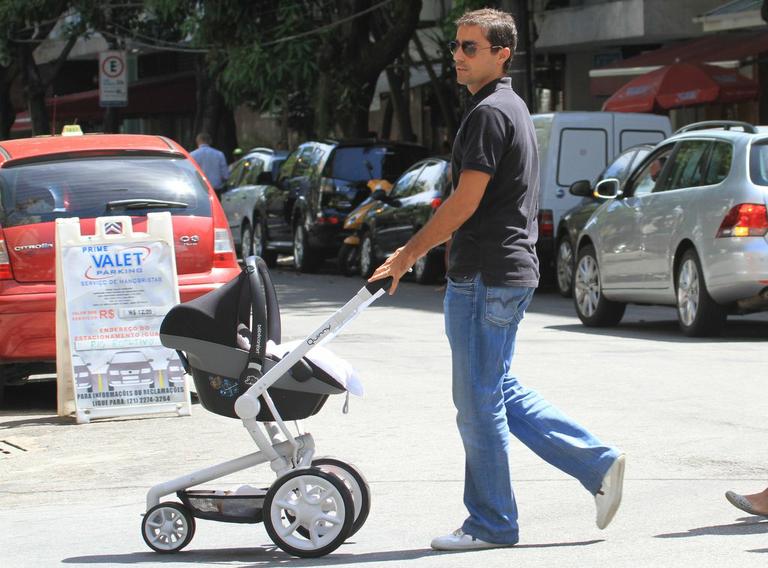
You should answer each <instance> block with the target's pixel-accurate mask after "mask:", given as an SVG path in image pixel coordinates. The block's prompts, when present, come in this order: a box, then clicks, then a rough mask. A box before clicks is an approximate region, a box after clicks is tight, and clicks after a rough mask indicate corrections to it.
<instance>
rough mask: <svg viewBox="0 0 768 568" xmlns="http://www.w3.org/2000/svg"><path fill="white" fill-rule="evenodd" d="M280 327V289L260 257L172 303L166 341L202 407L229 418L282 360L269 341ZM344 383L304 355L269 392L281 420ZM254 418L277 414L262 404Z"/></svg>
mask: <svg viewBox="0 0 768 568" xmlns="http://www.w3.org/2000/svg"><path fill="white" fill-rule="evenodd" d="M238 335H240V341H238ZM280 335H281V327H280V308H279V306H278V303H277V294H276V293H275V288H274V285H273V283H272V279H271V278H270V276H269V271H268V270H267V267H266V264H265V263H264V261H262V260H261V259H257V261H256V266H246V267H245V268H244V269H243V271H242V272H241V273H240V275H239V276H238V277H237V278H235V279H233V280H231V281H230V282H228V283H227V284H224V285H223V286H221V287H219V288H218V289H216V290H214V291H212V292H209V293H208V294H205V295H203V296H200V297H199V298H196V299H194V300H191V301H189V302H185V303H183V304H179V305H177V306H175V307H174V308H172V309H171V310H170V311H169V312H168V314H167V315H166V316H165V319H164V320H163V323H162V325H161V327H160V341H161V342H162V344H163V345H164V346H165V347H169V348H171V349H175V350H177V351H178V352H179V357H180V358H181V360H182V363H183V364H184V366H185V369H186V371H187V372H188V373H190V374H191V375H192V378H193V380H194V383H195V388H196V390H197V394H198V397H199V399H200V402H201V404H202V405H203V407H205V408H206V409H207V410H209V411H211V412H214V413H216V414H219V415H221V416H227V417H229V418H238V416H237V414H236V413H235V401H236V400H237V398H238V397H239V396H240V395H242V394H244V393H245V391H247V390H248V388H249V387H250V386H251V385H253V384H254V383H255V382H256V381H257V380H258V379H259V377H261V376H263V375H264V374H265V373H266V372H267V371H268V370H269V369H271V368H272V367H273V366H274V365H275V364H276V363H277V362H278V361H279V360H280V357H279V356H278V355H276V354H275V353H268V346H267V342H268V341H272V342H274V343H275V344H279V343H280ZM243 339H245V342H244V341H243ZM244 347H245V348H244ZM346 390H347V389H346V386H345V385H344V384H343V383H342V382H341V381H339V380H337V379H336V378H334V376H332V375H331V374H330V373H328V372H326V370H324V369H322V368H321V367H319V366H318V365H317V364H315V363H313V362H312V361H311V360H309V359H308V358H307V357H304V358H302V360H301V361H300V362H299V363H297V364H296V365H294V366H293V367H292V368H291V370H290V371H289V372H288V373H286V374H284V375H283V376H281V377H280V378H279V379H278V380H277V382H275V383H274V384H273V385H272V386H271V387H270V388H269V389H267V393H268V394H269V396H270V397H271V398H272V401H273V402H274V404H275V408H276V410H277V412H278V413H279V414H280V417H281V418H282V419H283V420H303V419H305V418H308V417H310V416H312V415H314V414H316V413H317V412H319V411H320V409H321V408H322V407H323V405H324V404H325V401H326V400H327V399H328V396H329V395H331V394H340V393H344V392H346ZM256 419H257V420H258V421H261V422H272V421H274V419H275V418H274V416H272V413H271V411H270V410H269V408H268V406H267V405H262V406H261V410H260V411H259V414H258V415H257V417H256Z"/></svg>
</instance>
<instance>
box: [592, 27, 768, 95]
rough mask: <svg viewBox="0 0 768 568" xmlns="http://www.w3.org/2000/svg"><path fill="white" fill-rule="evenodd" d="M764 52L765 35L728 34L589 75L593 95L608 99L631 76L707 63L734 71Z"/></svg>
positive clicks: (766, 47)
mask: <svg viewBox="0 0 768 568" xmlns="http://www.w3.org/2000/svg"><path fill="white" fill-rule="evenodd" d="M764 52H768V32H753V33H730V34H718V35H716V36H705V37H702V38H699V39H694V40H690V41H686V42H683V43H677V44H674V45H668V46H666V47H662V48H659V49H656V50H654V51H649V52H647V53H643V54H641V55H637V56H635V57H630V58H629V59H625V60H623V61H617V62H616V63H612V64H610V65H607V66H605V67H600V68H599V69H592V70H591V71H590V72H589V77H590V90H591V92H592V94H593V95H594V96H609V95H612V94H613V93H614V92H616V91H617V90H618V89H619V88H620V87H621V86H623V85H625V84H626V83H627V82H629V81H630V80H631V79H633V78H634V77H637V76H638V75H643V74H645V73H648V72H650V71H655V70H656V69H658V68H659V67H662V66H664V65H671V64H673V63H682V62H685V63H708V64H710V65H718V66H720V67H729V68H738V67H739V66H740V64H741V63H742V62H744V61H747V60H749V59H751V58H753V57H756V56H757V55H759V54H761V53H764Z"/></svg>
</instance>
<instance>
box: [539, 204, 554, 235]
mask: <svg viewBox="0 0 768 568" xmlns="http://www.w3.org/2000/svg"><path fill="white" fill-rule="evenodd" d="M554 234H555V218H554V217H553V215H552V210H551V209H542V210H541V211H539V236H540V237H551V236H553V235H554Z"/></svg>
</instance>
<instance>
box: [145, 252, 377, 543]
mask: <svg viewBox="0 0 768 568" xmlns="http://www.w3.org/2000/svg"><path fill="white" fill-rule="evenodd" d="M390 284H391V279H385V280H380V281H377V282H373V283H370V284H367V285H366V286H364V287H363V288H361V289H360V290H359V291H358V292H357V294H356V295H355V296H354V297H353V298H352V299H351V300H349V301H348V302H347V303H346V304H345V305H344V306H343V307H342V308H340V309H339V310H338V311H337V312H336V313H334V314H333V315H332V316H331V317H330V318H329V319H327V320H326V321H325V322H323V324H321V325H320V326H319V327H318V328H317V329H316V330H315V331H313V332H312V333H311V334H309V336H307V337H306V338H305V339H304V340H302V341H299V342H296V344H295V345H294V346H292V347H291V346H288V347H286V346H282V347H283V349H282V350H281V349H280V348H279V347H280V346H279V345H278V344H279V343H280V333H281V329H280V311H279V307H278V303H277V295H276V293H275V288H274V286H273V284H272V280H271V279H270V276H269V272H268V270H267V266H266V263H265V262H264V261H263V260H262V259H260V258H258V257H250V258H249V259H248V260H247V262H246V266H245V267H244V269H243V271H242V272H241V274H240V275H239V276H238V277H237V278H235V279H233V280H232V281H230V282H229V283H227V284H225V285H223V286H221V287H220V288H218V289H216V290H214V291H213V292H209V293H208V294H205V295H204V296H201V297H199V298H197V299H195V300H192V301H190V302H186V303H183V304H179V305H177V306H175V307H174V308H173V309H171V310H170V311H169V312H168V314H167V315H166V317H165V319H164V320H163V323H162V325H161V328H160V340H161V342H162V344H163V345H164V346H166V347H169V348H171V349H175V350H176V351H177V352H178V354H179V358H180V359H181V361H182V364H183V365H184V368H185V370H186V371H187V373H189V374H191V375H192V378H193V380H194V382H195V387H196V389H197V394H198V398H199V399H200V403H201V404H202V405H203V407H205V408H206V409H207V410H209V411H211V412H215V413H216V414H219V415H221V416H227V417H230V418H239V419H241V420H242V421H243V425H244V426H245V427H246V429H247V430H248V433H249V434H250V435H251V437H252V438H253V440H254V442H255V443H256V445H257V446H258V448H259V451H258V452H255V453H251V454H248V455H246V456H242V457H239V458H236V459H233V460H230V461H227V462H224V463H221V464H217V465H213V466H211V467H207V468H205V469H202V470H199V471H195V472H193V473H190V474H188V475H184V476H181V477H178V478H176V479H173V480H171V481H166V482H164V483H160V484H158V485H156V486H154V487H152V488H151V489H150V490H149V492H148V493H147V512H146V513H145V515H144V518H143V520H142V526H141V532H142V536H143V538H144V541H145V542H146V543H147V545H148V546H149V547H150V548H152V549H153V550H155V551H157V552H177V551H179V550H181V549H182V548H184V547H185V546H186V545H187V544H189V542H190V541H191V540H192V537H193V535H194V532H195V518H199V519H209V520H215V521H223V522H230V523H258V522H263V523H264V526H265V528H266V530H267V533H268V534H269V537H270V538H271V540H272V541H273V542H274V543H275V545H277V546H278V547H279V548H281V549H282V550H284V551H285V552H287V553H289V554H292V555H294V556H300V557H305V558H314V557H319V556H324V555H326V554H328V553H330V552H332V551H333V550H335V549H336V548H338V547H339V546H340V545H341V544H342V543H343V542H344V541H345V540H346V539H347V538H348V537H350V536H351V535H353V534H354V533H356V532H357V531H358V530H360V528H361V527H362V526H363V523H365V520H366V518H367V516H368V511H369V510H370V493H369V489H368V485H367V483H366V481H365V478H364V477H363V476H362V474H361V473H360V472H359V471H358V470H357V468H355V467H354V466H353V465H351V464H347V463H345V462H343V461H340V460H337V459H333V458H318V459H316V458H315V457H314V456H315V446H314V442H313V440H312V436H311V434H308V433H304V434H301V435H296V436H294V435H293V434H292V433H291V431H290V430H289V429H288V428H287V427H286V424H285V421H286V420H303V419H305V418H308V417H310V416H312V415H314V414H317V412H319V411H320V409H321V408H322V407H323V405H324V404H325V402H326V400H327V398H328V396H329V395H332V394H341V393H344V392H346V393H347V395H348V393H349V392H353V394H359V393H355V386H356V385H355V383H354V380H353V379H352V378H351V377H349V376H344V373H343V372H341V373H339V372H334V369H333V366H334V363H336V364H337V366H340V367H342V371H343V366H344V364H345V363H344V362H343V360H341V359H337V360H336V361H334V360H333V356H331V357H329V356H328V354H329V353H330V352H328V351H324V350H323V348H322V347H321V348H318V349H314V351H313V353H315V352H323V351H324V355H323V356H321V357H314V356H308V357H305V355H307V354H308V352H309V351H310V350H312V349H313V348H315V347H317V346H318V345H319V344H320V343H323V342H327V341H329V340H330V339H332V338H333V337H334V336H335V335H336V334H337V333H339V331H341V329H342V328H343V327H344V326H345V325H347V324H348V323H349V322H351V321H352V320H353V319H355V318H356V317H357V315H358V314H359V313H360V312H361V311H362V310H364V309H365V308H366V307H367V306H368V305H370V304H371V303H372V302H373V301H374V300H376V299H377V298H379V297H380V296H381V295H383V294H384V291H385V290H386V289H387V288H388V287H389V285H390ZM266 462H269V464H270V466H271V468H272V470H273V471H274V472H275V473H276V474H277V479H276V480H275V481H274V482H273V483H272V485H271V486H269V487H267V488H255V487H251V486H250V485H244V486H242V487H240V488H238V489H237V490H235V491H220V490H207V489H191V488H192V487H195V486H198V485H200V484H202V483H206V482H209V481H212V480H214V479H218V478H221V477H224V476H226V475H230V474H232V473H235V472H238V471H242V470H245V469H248V468H250V467H253V466H255V465H258V464H262V463H266ZM174 492H175V493H176V495H177V496H178V498H179V499H180V500H181V503H178V502H174V501H167V502H162V503H161V502H160V499H161V498H163V497H165V496H167V495H170V494H172V493H174Z"/></svg>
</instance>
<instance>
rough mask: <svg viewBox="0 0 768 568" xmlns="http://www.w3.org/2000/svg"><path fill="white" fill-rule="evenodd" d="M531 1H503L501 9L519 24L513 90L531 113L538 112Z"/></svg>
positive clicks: (512, 72) (513, 70) (511, 73)
mask: <svg viewBox="0 0 768 568" xmlns="http://www.w3.org/2000/svg"><path fill="white" fill-rule="evenodd" d="M528 2H529V0H502V2H501V8H502V9H503V10H504V11H506V12H509V13H510V14H512V16H514V18H515V22H516V24H517V50H516V52H515V56H514V58H513V59H512V69H511V70H510V76H511V77H512V88H514V89H515V92H516V93H517V94H518V95H520V97H521V98H522V99H523V100H524V101H525V103H526V104H527V105H528V110H529V111H530V112H532V113H533V112H536V89H535V80H534V73H533V70H534V65H533V63H534V56H533V42H532V41H531V35H532V34H531V26H532V23H533V21H532V17H531V11H530V9H529V5H528Z"/></svg>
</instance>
